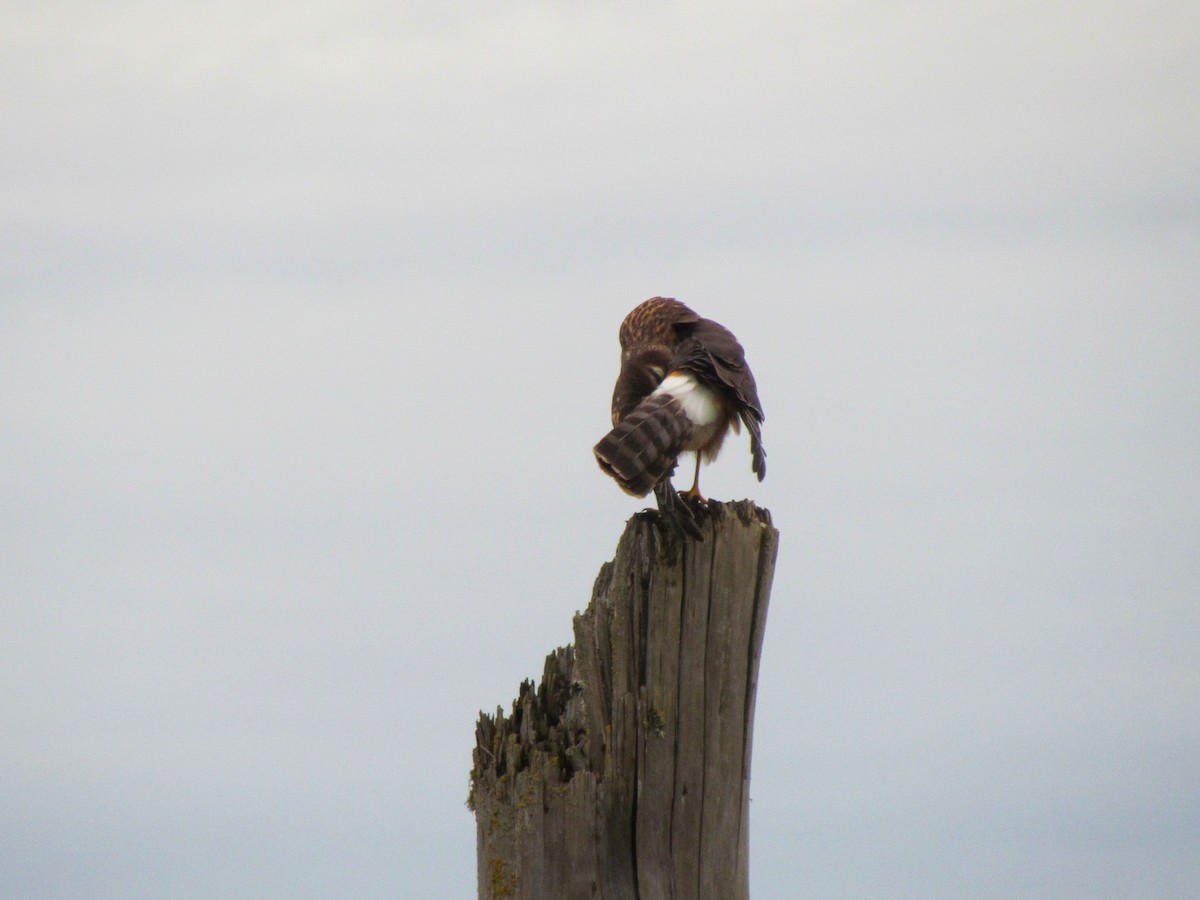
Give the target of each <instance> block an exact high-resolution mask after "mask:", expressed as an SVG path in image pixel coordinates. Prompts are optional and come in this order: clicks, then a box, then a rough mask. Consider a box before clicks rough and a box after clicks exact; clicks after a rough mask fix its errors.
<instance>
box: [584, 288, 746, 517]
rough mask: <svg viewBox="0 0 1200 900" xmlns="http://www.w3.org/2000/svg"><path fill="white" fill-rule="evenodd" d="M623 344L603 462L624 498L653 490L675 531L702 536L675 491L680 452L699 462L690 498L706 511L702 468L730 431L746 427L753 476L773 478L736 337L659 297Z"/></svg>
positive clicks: (626, 329) (626, 332) (600, 451)
mask: <svg viewBox="0 0 1200 900" xmlns="http://www.w3.org/2000/svg"><path fill="white" fill-rule="evenodd" d="M620 341H621V372H620V374H619V375H618V376H617V384H616V387H615V388H614V389H613V399H612V420H613V430H612V431H610V432H609V433H608V434H607V435H605V436H604V438H602V439H601V440H600V442H599V443H598V444H596V447H595V451H594V452H595V454H596V461H597V462H598V463H599V464H600V468H601V469H602V470H603V471H604V472H606V473H607V474H608V475H611V476H612V477H613V479H614V480H615V481H616V482H617V484H618V485H620V487H621V488H622V490H624V491H626V492H628V493H630V494H633V495H634V496H636V497H644V496H646V494H648V493H649V492H650V491H651V490H653V491H654V492H655V496H656V497H657V499H658V503H659V508H660V510H662V512H663V513H664V515H666V516H667V518H668V520H669V521H671V523H672V525H674V526H675V527H676V528H677V529H678V530H680V531H683V532H686V533H688V534H692V535H693V536H698V535H699V529H698V527H697V526H696V525H695V522H694V520H693V518H692V514H691V511H690V510H689V509H688V508H687V506H686V504H684V503H682V502H680V500H679V497H678V495H677V494H676V493H675V489H674V488H673V487H672V486H671V481H670V479H671V475H672V474H673V473H674V471H675V465H676V463H677V461H678V459H679V455H680V454H681V453H684V452H687V451H692V452H694V453H695V454H696V479H695V481H694V483H693V484H692V487H691V489H690V490H688V491H687V492H685V493H686V495H688V496H691V497H695V498H697V499H698V500H700V501H701V502H703V497H701V496H700V486H699V483H700V462H701V460H706V461H711V460H713V459H715V458H716V456H717V454H718V453H719V452H720V449H721V444H722V442H723V441H724V439H725V435H726V434H728V432H729V430H730V429H731V428H732V429H733V430H734V431H737V430H738V429H739V423H744V424H745V426H746V430H747V431H748V432H749V434H750V454H751V469H752V470H753V471H754V473H755V474H756V475H757V476H758V478H759V480H760V481H761V480H762V478H763V476H764V475H765V474H766V451H765V450H764V449H763V446H762V434H761V426H762V421H763V411H762V405H761V404H760V403H759V400H758V388H757V386H756V385H755V383H754V376H753V375H752V374H751V372H750V367H749V366H748V365H746V355H745V352H744V351H743V350H742V345H741V344H739V343H738V340H737V338H735V337H734V336H733V334H732V333H731V332H730V331H729V329H727V328H725V327H724V326H722V325H718V324H717V323H716V322H714V321H712V320H711V319H705V318H702V317H701V316H699V315H697V314H696V313H695V312H693V311H692V310H691V309H689V308H688V307H687V306H685V305H684V304H682V303H680V302H679V301H678V300H674V299H671V298H668V297H652V298H651V299H649V300H647V301H645V302H644V303H642V304H641V305H640V306H638V307H637V308H636V309H634V310H633V311H632V312H631V313H630V314H629V315H628V316H626V317H625V321H624V322H622V323H621V331H620Z"/></svg>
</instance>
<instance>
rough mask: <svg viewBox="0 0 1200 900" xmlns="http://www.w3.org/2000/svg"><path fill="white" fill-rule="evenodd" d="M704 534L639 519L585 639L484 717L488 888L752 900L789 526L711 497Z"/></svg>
mask: <svg viewBox="0 0 1200 900" xmlns="http://www.w3.org/2000/svg"><path fill="white" fill-rule="evenodd" d="M699 520H700V524H701V527H702V529H703V532H704V540H703V541H702V542H695V541H686V542H680V541H679V540H678V539H676V538H674V537H673V536H671V535H669V534H668V533H667V532H666V531H665V529H664V526H663V525H662V524H661V523H660V522H659V520H658V515H657V513H654V512H653V511H647V512H643V513H639V514H638V515H636V516H634V517H633V518H632V519H630V521H629V522H628V523H627V525H626V527H625V533H624V534H623V535H622V537H621V540H620V542H619V544H618V545H617V554H616V557H615V558H614V559H613V561H612V562H609V563H605V564H604V565H603V566H602V567H601V569H600V574H599V575H598V576H597V578H596V585H595V588H594V590H593V593H592V600H591V603H590V604H589V605H588V608H587V611H586V612H584V613H582V614H576V616H575V644H574V646H572V647H563V648H559V649H558V650H555V651H554V652H553V653H551V654H550V655H549V656H548V657H547V658H546V664H545V668H544V670H543V673H542V681H541V684H539V685H537V686H536V687H535V686H534V684H533V682H531V681H526V682H524V683H523V684H522V685H521V688H520V692H519V696H518V697H517V699H516V700H515V701H514V702H513V706H512V713H511V714H510V715H508V716H505V715H504V713H503V711H502V710H501V709H499V708H498V709H497V710H496V715H495V716H494V717H493V716H489V715H487V714H483V713H481V714H480V717H479V723H478V725H477V726H476V731H475V735H476V747H475V751H474V766H473V768H472V771H471V794H470V797H469V800H468V803H469V805H470V806H471V808H472V809H473V810H474V811H475V818H476V831H477V838H478V843H477V865H478V873H479V897H480V898H483V900H493V898H516V900H575V898H598V900H600V898H602V900H659V898H669V900H702V898H722V900H738V898H747V897H748V896H749V876H750V873H749V860H748V856H749V850H750V836H749V812H750V737H751V731H752V729H753V724H754V696H755V689H756V686H757V681H758V660H759V654H760V651H761V648H762V640H763V631H764V628H765V626H766V615H767V601H768V598H769V595H770V590H771V579H772V576H773V574H774V569H775V555H776V550H777V548H778V541H779V533H778V532H777V531H776V530H775V528H774V527H772V525H771V518H770V514H769V513H768V512H767V511H766V510H762V509H759V508H758V507H756V506H755V505H754V504H753V503H750V502H749V501H741V502H737V503H728V504H721V503H716V502H710V505H709V509H708V511H707V512H704V513H702V514H701V515H700V516H699Z"/></svg>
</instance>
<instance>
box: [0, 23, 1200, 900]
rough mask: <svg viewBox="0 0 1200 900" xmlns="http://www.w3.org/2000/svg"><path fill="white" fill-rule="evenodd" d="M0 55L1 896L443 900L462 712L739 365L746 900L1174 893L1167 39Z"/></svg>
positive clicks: (1182, 112)
mask: <svg viewBox="0 0 1200 900" xmlns="http://www.w3.org/2000/svg"><path fill="white" fill-rule="evenodd" d="M5 20H6V24H5V29H4V32H3V34H0V113H2V114H3V120H4V122H5V133H6V135H7V139H6V140H5V142H4V146H3V150H2V151H0V188H2V192H3V196H4V197H5V201H4V203H3V204H2V205H0V230H2V234H3V247H4V248H5V249H4V251H3V253H0V287H2V292H0V460H2V461H3V465H2V466H0V528H2V529H3V534H4V547H5V551H4V553H3V554H0V615H2V616H3V627H0V771H3V772H5V773H6V774H5V775H4V776H3V777H2V778H0V848H3V851H2V852H0V894H2V895H3V896H5V897H10V896H11V897H17V898H33V900H42V898H75V897H84V896H86V897H89V898H143V897H144V898H193V897H194V898H208V897H233V898H242V897H244V898H298V897H313V898H320V897H333V896H353V897H361V898H375V897H379V898H383V897H397V896H422V897H424V896H429V897H448V898H470V897H474V896H475V885H474V871H475V870H474V857H475V847H474V823H473V820H472V817H471V815H470V813H469V812H468V811H467V810H466V808H465V806H464V800H465V797H466V789H467V771H468V768H469V764H470V750H471V746H472V742H473V729H474V720H475V717H476V715H477V713H478V710H479V709H481V708H482V709H489V710H490V709H494V708H495V706H496V705H498V704H503V705H507V704H508V703H509V702H510V700H511V699H512V697H513V696H514V694H515V692H516V689H517V686H518V684H519V682H520V681H521V680H522V679H523V678H525V677H529V676H534V675H537V674H538V673H540V671H541V667H542V660H543V658H544V655H545V654H546V653H547V652H549V651H550V650H551V649H552V648H553V647H555V646H556V645H558V644H562V643H565V642H567V641H568V640H570V627H571V616H572V614H573V613H574V611H575V610H576V609H578V608H581V607H583V606H584V605H585V604H586V602H587V600H588V596H589V593H590V589H591V584H592V580H593V579H594V577H595V574H596V571H597V569H598V568H599V566H600V564H601V563H603V562H604V561H605V560H607V559H609V558H610V557H611V555H612V552H613V549H614V548H615V545H616V540H617V538H618V536H619V534H620V531H621V529H622V526H623V523H624V521H625V519H626V518H627V517H628V516H629V515H631V514H632V513H633V512H634V511H636V509H638V508H639V505H638V504H637V503H636V502H634V501H632V500H631V499H630V498H628V497H626V496H625V495H624V494H622V493H621V492H620V491H619V490H617V489H616V488H615V487H614V485H613V484H612V483H611V481H609V480H608V479H606V478H604V476H603V475H602V474H601V473H600V472H599V470H598V469H597V468H596V466H595V464H594V461H593V459H592V455H591V446H592V444H593V443H594V442H595V441H596V440H597V439H598V438H599V437H600V436H601V435H602V434H603V432H604V431H605V429H606V427H607V423H608V400H609V393H610V391H611V386H612V380H613V378H614V377H615V374H616V368H617V345H616V331H617V326H618V325H619V323H620V321H621V318H622V317H623V316H624V315H625V313H626V312H627V311H628V310H629V309H630V308H632V307H633V306H634V305H635V304H637V303H638V302H640V301H641V300H643V299H645V298H646V297H649V296H651V295H654V294H666V295H670V296H676V297H679V298H680V299H682V300H684V301H685V302H687V303H688V304H690V305H691V306H693V307H694V308H695V309H697V310H698V311H700V312H701V313H702V314H705V315H708V316H711V317H713V318H715V319H717V320H719V321H721V322H723V323H724V324H726V325H728V326H729V327H730V328H732V329H733V330H734V332H735V333H736V334H737V335H738V336H739V337H740V338H741V340H742V342H743V344H744V345H745V346H746V349H747V353H748V356H749V360H750V362H751V364H752V366H753V367H754V371H755V373H756V375H757V377H758V381H759V385H760V393H761V396H762V401H763V404H764V407H765V409H766V414H767V420H766V425H765V428H764V439H765V443H766V447H767V450H768V452H769V454H770V456H769V470H768V476H767V480H766V481H765V482H764V483H762V484H761V485H760V484H758V483H757V482H756V481H755V480H754V479H753V476H752V475H751V473H750V471H749V455H748V453H747V452H746V449H745V445H744V438H742V439H741V440H740V441H738V442H731V443H729V444H727V449H726V451H725V453H724V455H723V456H722V458H721V460H720V461H719V462H718V463H717V464H716V465H714V466H713V467H711V468H710V469H708V470H706V472H705V474H704V476H703V478H704V480H703V484H704V487H705V490H706V493H708V494H710V495H711V496H714V497H717V498H724V499H733V498H740V497H746V496H749V497H752V498H754V499H755V500H756V501H757V502H759V503H760V505H763V506H766V507H768V508H770V509H771V511H772V513H773V515H774V518H775V521H776V524H777V525H778V526H779V528H780V531H781V533H782V540H781V549H780V557H779V564H778V572H777V576H776V582H775V589H774V594H773V598H772V607H771V611H770V619H769V622H768V628H767V636H766V645H765V649H764V656H763V663H762V672H761V682H760V688H759V698H758V707H757V727H756V732H755V740H754V751H755V753H754V762H753V783H752V795H753V798H754V799H753V804H752V825H751V850H752V863H751V878H752V886H753V894H754V897H755V898H756V900H774V898H791V897H796V896H803V897H806V898H829V900H844V898H855V897H862V898H880V897H888V898H909V897H911V898H922V900H930V898H946V900H951V898H962V897H990V898H1011V900H1026V898H1031V897H1037V898H1133V897H1156V898H1166V897H1180V898H1183V897H1193V896H1196V895H1197V894H1200V854H1198V853H1197V849H1196V848H1197V847H1200V749H1197V748H1200V660H1198V651H1197V647H1200V552H1198V551H1200V351H1198V350H1197V348H1198V347H1200V178H1198V177H1197V172H1198V170H1197V164H1196V160H1197V159H1200V103H1198V101H1197V99H1196V96H1197V95H1196V85H1197V84H1200V54H1198V53H1197V52H1196V35H1197V34H1200V7H1197V6H1196V4H1194V3H1183V2H1177V3H1157V4H1154V3H1152V4H1149V5H1145V4H1143V5H1140V6H1136V7H1132V6H1128V5H1126V4H1115V3H1087V4H1083V3H1078V4H1071V3H1050V4H1046V3H1036V4H1035V3H1013V4H1004V5H1001V6H999V7H996V8H994V9H990V10H988V9H983V8H974V7H971V6H969V5H964V4H958V3H947V2H930V3H920V4H908V5H905V6H904V7H903V8H902V7H898V6H896V5H894V4H891V5H889V4H878V3H858V4H849V3H840V4H832V5H831V4H827V3H821V4H816V3H801V4H796V3H786V4H784V3H779V4H771V3H760V2H750V3H742V4H737V5H733V4H725V5H722V4H679V3H651V4H646V3H638V4H634V3H616V4H604V5H603V6H591V7H590V6H588V5H585V4H578V3H514V4H465V3H460V4H445V3H439V4H428V5H426V6H422V5H419V4H405V3H387V4H383V3H380V4H372V3H365V2H354V0H351V2H348V3H347V2H342V3H338V4H326V3H314V4H307V5H303V6H301V7H296V6H295V5H294V4H258V5H256V7H255V9H253V10H246V9H244V8H243V7H242V5H241V4H232V3H221V2H212V0H201V2H197V3H192V4H188V5H187V6H186V7H178V8H167V7H163V6H162V5H161V4H151V3H132V2H129V3H118V4H115V5H109V6H107V7H101V6H97V5H95V4H76V3H67V2H53V0H52V2H47V3H43V4H39V5H37V6H36V8H33V7H32V6H30V7H29V8H26V9H20V10H12V11H9V12H8V13H7V14H6V17H5Z"/></svg>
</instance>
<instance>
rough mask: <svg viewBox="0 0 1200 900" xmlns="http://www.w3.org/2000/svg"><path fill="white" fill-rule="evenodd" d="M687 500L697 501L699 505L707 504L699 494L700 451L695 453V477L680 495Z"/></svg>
mask: <svg viewBox="0 0 1200 900" xmlns="http://www.w3.org/2000/svg"><path fill="white" fill-rule="evenodd" d="M681 496H683V497H687V498H688V499H689V500H699V501H700V502H701V503H707V502H708V501H707V500H705V499H704V495H703V494H701V493H700V451H699V450H697V451H696V477H695V478H693V479H692V486H691V487H690V488H688V489H687V490H686V491H684V492H683V494H682V495H681Z"/></svg>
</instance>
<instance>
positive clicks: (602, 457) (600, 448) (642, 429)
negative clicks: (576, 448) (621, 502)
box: [593, 394, 692, 497]
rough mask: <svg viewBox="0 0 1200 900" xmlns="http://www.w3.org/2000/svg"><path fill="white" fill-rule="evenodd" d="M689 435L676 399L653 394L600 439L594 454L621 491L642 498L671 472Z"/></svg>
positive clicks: (684, 416) (684, 415)
mask: <svg viewBox="0 0 1200 900" xmlns="http://www.w3.org/2000/svg"><path fill="white" fill-rule="evenodd" d="M691 431H692V423H691V420H689V419H688V417H687V413H686V412H685V411H684V408H683V406H682V405H681V404H680V402H679V401H678V400H677V399H676V398H674V397H672V396H671V395H670V394H653V395H651V396H649V397H647V398H646V399H645V400H643V401H642V402H641V403H640V404H638V407H637V408H636V409H635V410H634V411H633V412H631V413H630V414H629V415H627V416H626V417H625V418H624V419H622V420H621V421H620V422H619V423H617V426H616V427H615V428H614V429H613V430H612V431H610V432H609V433H608V434H606V435H605V436H604V437H603V438H601V440H600V443H598V444H597V445H596V446H595V448H594V449H593V452H594V453H595V454H596V462H598V463H599V464H600V468H601V469H603V470H604V471H605V472H606V473H607V474H609V475H611V476H612V477H613V479H614V480H615V481H616V482H617V484H618V485H620V486H621V489H622V490H623V491H625V492H626V493H628V494H632V495H633V496H635V497H645V496H646V495H647V494H648V493H650V491H651V490H653V489H654V486H655V485H656V484H658V483H659V482H660V481H662V480H663V479H664V478H666V477H667V476H669V475H670V474H671V472H672V471H673V470H674V468H675V460H676V458H677V457H678V456H679V454H680V452H682V448H683V445H684V442H685V441H686V440H687V438H688V436H689V435H690V434H691Z"/></svg>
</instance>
